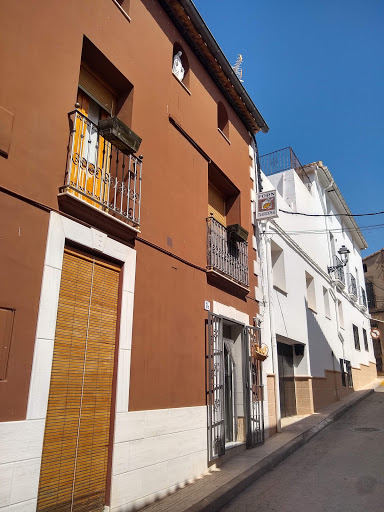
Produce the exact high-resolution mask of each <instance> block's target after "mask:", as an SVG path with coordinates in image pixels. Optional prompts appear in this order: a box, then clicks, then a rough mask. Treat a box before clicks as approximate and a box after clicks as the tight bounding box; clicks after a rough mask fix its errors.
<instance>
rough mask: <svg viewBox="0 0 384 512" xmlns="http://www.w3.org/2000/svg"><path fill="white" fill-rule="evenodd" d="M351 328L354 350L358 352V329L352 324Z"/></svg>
mask: <svg viewBox="0 0 384 512" xmlns="http://www.w3.org/2000/svg"><path fill="white" fill-rule="evenodd" d="M352 328H353V339H354V341H355V349H356V350H360V339H359V329H358V327H357V325H354V324H352Z"/></svg>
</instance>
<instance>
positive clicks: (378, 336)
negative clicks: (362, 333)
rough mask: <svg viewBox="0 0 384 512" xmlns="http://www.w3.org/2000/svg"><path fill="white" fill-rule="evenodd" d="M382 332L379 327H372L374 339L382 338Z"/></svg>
mask: <svg viewBox="0 0 384 512" xmlns="http://www.w3.org/2000/svg"><path fill="white" fill-rule="evenodd" d="M380 334H381V332H380V329H378V328H377V327H374V328H373V329H371V337H372V339H373V340H378V339H379V338H380Z"/></svg>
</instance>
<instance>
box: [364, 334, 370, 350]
mask: <svg viewBox="0 0 384 512" xmlns="http://www.w3.org/2000/svg"><path fill="white" fill-rule="evenodd" d="M363 339H364V348H365V350H366V351H367V352H368V350H369V348H368V338H367V331H366V330H365V329H363Z"/></svg>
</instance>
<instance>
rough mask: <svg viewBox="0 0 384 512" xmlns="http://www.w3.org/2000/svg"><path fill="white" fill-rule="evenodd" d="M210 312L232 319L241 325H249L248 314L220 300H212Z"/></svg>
mask: <svg viewBox="0 0 384 512" xmlns="http://www.w3.org/2000/svg"><path fill="white" fill-rule="evenodd" d="M212 313H214V314H215V315H220V316H223V317H225V318H227V319H228V320H233V321H234V322H238V323H240V324H243V325H249V315H247V314H246V313H243V312H242V311H239V310H238V309H235V308H233V307H232V306H226V305H225V304H221V303H220V302H216V301H213V304H212Z"/></svg>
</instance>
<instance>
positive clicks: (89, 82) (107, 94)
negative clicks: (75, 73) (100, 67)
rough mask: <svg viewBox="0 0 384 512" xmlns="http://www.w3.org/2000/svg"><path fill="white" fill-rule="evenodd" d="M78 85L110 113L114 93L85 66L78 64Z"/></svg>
mask: <svg viewBox="0 0 384 512" xmlns="http://www.w3.org/2000/svg"><path fill="white" fill-rule="evenodd" d="M79 87H80V89H82V90H83V91H84V92H86V93H87V94H88V95H89V96H90V97H91V98H92V99H93V100H95V101H96V102H97V103H98V104H99V105H101V106H102V107H103V108H104V109H105V110H106V111H107V112H108V113H109V114H111V115H112V112H113V109H114V104H115V98H114V94H113V93H112V92H111V91H110V90H109V89H108V87H106V86H105V85H104V84H103V83H101V82H100V80H99V79H98V78H97V77H96V76H95V75H94V74H93V73H91V71H89V70H88V69H87V68H86V67H85V66H83V65H82V66H80V76H79Z"/></svg>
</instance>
